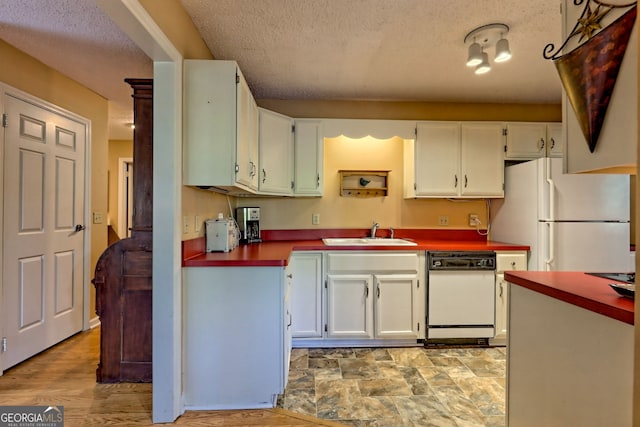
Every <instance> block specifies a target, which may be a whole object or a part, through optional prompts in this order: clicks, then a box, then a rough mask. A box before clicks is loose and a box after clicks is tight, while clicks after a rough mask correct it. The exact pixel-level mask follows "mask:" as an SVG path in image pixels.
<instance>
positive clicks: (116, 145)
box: [107, 140, 133, 239]
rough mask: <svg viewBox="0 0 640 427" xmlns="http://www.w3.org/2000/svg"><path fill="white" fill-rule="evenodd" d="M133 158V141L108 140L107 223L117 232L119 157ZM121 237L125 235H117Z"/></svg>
mask: <svg viewBox="0 0 640 427" xmlns="http://www.w3.org/2000/svg"><path fill="white" fill-rule="evenodd" d="M122 158H128V159H132V158H133V141H131V140H128V141H126V140H125V141H123V140H110V141H109V172H108V173H109V204H108V206H107V208H108V211H107V224H109V225H111V227H113V230H114V231H115V232H116V233H118V231H119V226H120V224H119V222H118V209H119V208H120V200H118V196H119V192H118V190H119V186H120V183H119V179H120V159H122ZM118 237H120V238H121V239H122V238H124V237H126V235H122V236H120V235H118Z"/></svg>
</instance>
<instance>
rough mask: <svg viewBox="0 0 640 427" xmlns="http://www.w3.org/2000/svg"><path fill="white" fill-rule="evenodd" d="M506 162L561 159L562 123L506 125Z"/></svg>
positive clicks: (516, 123) (517, 123) (518, 123)
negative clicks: (547, 158)
mask: <svg viewBox="0 0 640 427" xmlns="http://www.w3.org/2000/svg"><path fill="white" fill-rule="evenodd" d="M506 128H507V150H506V152H505V159H507V160H533V159H537V158H540V157H562V150H563V145H564V144H563V138H562V123H539V122H530V123H525V122H515V123H507V126H506Z"/></svg>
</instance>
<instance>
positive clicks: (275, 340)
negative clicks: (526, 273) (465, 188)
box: [182, 229, 529, 409]
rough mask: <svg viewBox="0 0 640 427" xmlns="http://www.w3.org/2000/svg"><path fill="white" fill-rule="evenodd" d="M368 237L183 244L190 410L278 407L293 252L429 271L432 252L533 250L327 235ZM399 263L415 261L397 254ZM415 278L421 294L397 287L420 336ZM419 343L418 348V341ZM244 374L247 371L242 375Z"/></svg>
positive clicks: (421, 237) (268, 233)
mask: <svg viewBox="0 0 640 427" xmlns="http://www.w3.org/2000/svg"><path fill="white" fill-rule="evenodd" d="M368 232H369V230H366V229H348V230H344V229H343V230H318V229H313V230H265V231H263V234H262V238H263V242H262V243H256V244H249V245H241V246H239V247H237V248H236V249H234V250H232V251H230V252H226V253H225V252H213V253H206V252H205V238H204V237H199V238H196V239H192V240H188V241H184V242H183V248H182V250H183V262H182V265H183V267H185V268H183V289H182V295H183V306H184V323H183V331H184V332H183V338H184V346H183V368H184V369H183V374H184V403H185V407H186V408H187V409H239V408H258V407H272V406H273V405H274V404H275V398H276V397H277V395H278V394H279V393H281V392H282V391H283V390H284V387H285V386H286V383H287V374H288V365H289V361H288V358H289V350H290V346H291V342H292V340H291V330H290V326H291V324H292V314H291V313H292V307H291V305H292V302H291V299H292V298H291V297H290V287H291V278H290V275H291V272H290V271H289V270H287V268H288V267H289V266H290V261H291V258H292V255H294V254H301V253H304V254H311V253H315V254H318V253H324V252H325V251H332V252H337V251H340V252H346V251H356V252H358V253H360V254H363V253H366V254H367V255H369V254H371V255H372V256H375V255H373V254H378V255H379V254H381V253H385V254H390V255H393V254H395V253H403V254H412V257H415V258H416V259H418V258H419V259H422V261H421V265H422V266H424V258H425V255H424V254H425V251H435V250H452V251H487V250H489V251H491V250H496V251H519V252H521V253H522V254H523V256H525V255H524V254H526V251H527V250H528V249H529V248H528V247H526V246H520V245H510V244H506V243H500V242H491V241H487V240H486V237H485V236H483V235H480V234H478V233H476V231H475V230H401V229H400V230H395V237H396V238H403V239H411V240H412V241H413V242H415V245H411V246H385V245H384V244H380V245H376V246H369V247H362V246H328V245H325V244H324V243H323V241H322V238H324V237H341V238H345V237H346V238H353V237H362V236H366V235H367V233H368ZM379 236H381V237H388V236H389V231H388V230H379ZM380 240H381V241H384V239H380ZM385 258H386V257H385ZM400 258H403V259H404V258H411V257H397V259H400ZM411 259H412V258H411ZM524 264H526V262H524ZM403 265H406V263H405V264H403ZM402 268H403V270H406V267H404V266H403V267H402ZM403 272H404V271H403ZM404 273H406V272H404ZM414 274H415V275H416V277H419V278H420V281H421V285H420V288H419V290H415V291H412V290H408V291H407V288H406V287H405V285H406V283H407V281H403V280H406V277H405V276H408V274H402V276H403V277H404V279H403V280H401V281H399V282H395V281H394V283H395V284H397V283H402V285H400V286H402V289H403V291H407V292H409V296H411V297H412V299H413V300H414V302H415V304H414V305H413V309H411V308H409V310H408V311H411V312H412V313H413V316H415V318H416V320H420V321H421V322H422V324H423V327H422V329H421V330H420V332H421V333H422V334H424V323H423V322H424V303H425V298H424V288H425V286H424V283H425V282H424V278H425V277H424V269H423V267H421V268H417V269H416V270H415V272H414ZM356 276H358V277H360V276H363V275H356ZM388 276H389V275H387V278H388ZM398 276H400V275H398ZM398 276H396V277H398ZM411 280H413V279H411ZM411 283H413V282H411ZM413 292H415V293H413ZM395 294H396V295H397V293H395ZM383 295H384V291H383ZM403 295H404V294H403ZM376 307H377V306H376ZM409 307H411V304H409ZM374 310H375V308H374ZM367 313H368V314H367V316H371V314H370V313H369V312H367ZM420 317H421V318H422V319H419V318H420ZM330 332H331V331H329V333H330ZM409 332H411V331H409ZM325 333H326V332H325ZM384 333H385V331H383V333H382V334H379V335H384ZM386 342H390V341H386ZM413 345H419V342H418V341H416V339H415V337H414V338H413ZM239 372H240V373H242V374H241V375H238V373H239Z"/></svg>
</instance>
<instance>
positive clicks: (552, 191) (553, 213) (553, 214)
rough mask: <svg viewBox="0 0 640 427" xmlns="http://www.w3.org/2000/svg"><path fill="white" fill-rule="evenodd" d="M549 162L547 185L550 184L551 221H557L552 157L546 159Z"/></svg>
mask: <svg viewBox="0 0 640 427" xmlns="http://www.w3.org/2000/svg"><path fill="white" fill-rule="evenodd" d="M546 162H547V168H546V169H547V177H546V178H547V184H549V218H548V220H549V221H555V219H556V202H555V201H556V186H555V184H554V183H553V179H551V157H547V158H546Z"/></svg>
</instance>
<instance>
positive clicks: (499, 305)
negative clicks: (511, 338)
mask: <svg viewBox="0 0 640 427" xmlns="http://www.w3.org/2000/svg"><path fill="white" fill-rule="evenodd" d="M508 289H509V287H508V285H507V282H505V280H504V274H503V273H498V274H496V335H495V338H506V337H507V312H508V311H507V310H508V305H507V301H508V300H509V299H508V295H507V292H508Z"/></svg>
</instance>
